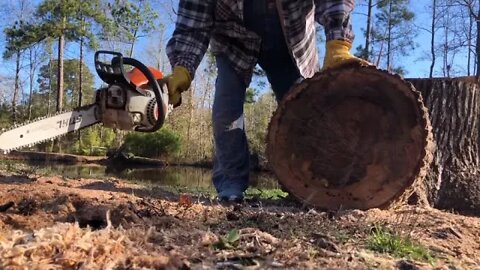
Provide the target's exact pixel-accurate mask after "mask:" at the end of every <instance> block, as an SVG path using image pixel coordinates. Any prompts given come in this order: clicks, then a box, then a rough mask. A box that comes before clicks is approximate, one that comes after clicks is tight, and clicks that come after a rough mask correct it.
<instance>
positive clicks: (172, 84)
mask: <svg viewBox="0 0 480 270" xmlns="http://www.w3.org/2000/svg"><path fill="white" fill-rule="evenodd" d="M191 78H192V77H191V76H190V73H189V72H188V70H187V69H186V68H185V67H182V66H176V67H175V68H174V69H173V72H172V74H171V75H170V76H168V82H167V86H168V103H170V104H172V105H173V107H174V108H175V107H178V106H180V104H181V103H182V92H184V91H187V90H188V88H189V87H190V84H191V83H192V79H191Z"/></svg>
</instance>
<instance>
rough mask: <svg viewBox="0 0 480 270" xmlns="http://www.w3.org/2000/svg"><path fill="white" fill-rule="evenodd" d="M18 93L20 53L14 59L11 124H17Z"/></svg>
mask: <svg viewBox="0 0 480 270" xmlns="http://www.w3.org/2000/svg"><path fill="white" fill-rule="evenodd" d="M19 91H20V51H17V52H16V59H15V89H13V99H12V122H13V123H14V124H15V123H16V122H17V98H18V92H19Z"/></svg>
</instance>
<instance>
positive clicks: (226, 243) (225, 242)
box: [213, 229, 240, 249]
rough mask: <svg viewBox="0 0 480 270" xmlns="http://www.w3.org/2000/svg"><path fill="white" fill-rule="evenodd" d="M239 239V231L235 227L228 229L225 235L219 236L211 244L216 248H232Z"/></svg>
mask: <svg viewBox="0 0 480 270" xmlns="http://www.w3.org/2000/svg"><path fill="white" fill-rule="evenodd" d="M239 240H240V232H239V231H238V230H237V229H232V230H230V231H229V232H228V233H227V235H225V236H221V237H220V239H219V240H218V242H216V243H215V244H213V247H214V248H217V249H232V248H235V246H236V245H237V244H238V241H239Z"/></svg>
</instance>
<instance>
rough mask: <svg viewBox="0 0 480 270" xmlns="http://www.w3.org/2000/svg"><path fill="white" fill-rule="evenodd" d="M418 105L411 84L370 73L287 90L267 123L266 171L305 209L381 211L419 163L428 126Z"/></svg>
mask: <svg viewBox="0 0 480 270" xmlns="http://www.w3.org/2000/svg"><path fill="white" fill-rule="evenodd" d="M419 102H420V103H421V100H420V99H419V97H418V96H417V95H415V94H414V92H413V90H412V86H411V85H410V84H409V83H407V82H405V81H403V80H402V79H401V78H400V77H398V76H393V75H391V74H389V73H387V72H383V71H380V70H377V69H374V68H360V67H349V68H344V69H339V70H333V71H330V72H326V73H319V74H317V75H316V76H314V77H313V78H312V79H308V80H306V81H304V82H303V83H302V84H300V85H298V86H296V87H295V88H294V89H292V90H291V91H290V92H289V94H288V96H287V97H286V98H285V99H284V100H283V101H282V103H281V104H280V106H279V108H278V109H277V111H276V113H275V115H274V117H273V118H272V122H271V124H270V127H269V135H268V151H267V154H268V158H269V161H270V164H271V167H272V169H273V170H274V172H275V174H276V175H277V177H278V178H279V181H280V183H281V184H282V185H283V186H284V187H285V188H286V189H287V190H288V191H289V192H290V193H292V194H293V195H294V196H295V197H297V198H299V199H301V200H302V201H304V202H305V203H307V204H309V205H313V206H317V207H321V208H325V209H339V208H358V209H368V208H372V207H381V206H385V205H386V204H388V203H389V202H391V201H393V200H395V199H396V198H398V197H399V196H400V195H402V194H403V193H404V191H405V190H406V189H407V188H409V187H410V186H411V185H412V184H413V182H414V181H415V180H416V178H417V174H418V173H419V170H420V167H422V166H423V165H424V164H423V157H424V156H425V147H426V143H425V141H426V138H427V130H428V129H427V128H426V127H425V125H427V124H428V123H426V122H425V121H424V119H425V115H424V113H425V112H424V111H423V110H421V108H420V107H419ZM420 105H421V106H423V105H422V104H420Z"/></svg>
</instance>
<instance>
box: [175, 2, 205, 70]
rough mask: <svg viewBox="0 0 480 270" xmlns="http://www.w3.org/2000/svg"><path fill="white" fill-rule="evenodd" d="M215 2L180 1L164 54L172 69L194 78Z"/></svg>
mask: <svg viewBox="0 0 480 270" xmlns="http://www.w3.org/2000/svg"><path fill="white" fill-rule="evenodd" d="M213 9H214V0H180V1H179V5H178V12H177V14H178V15H177V22H176V24H175V30H174V31H173V35H172V37H171V39H170V40H169V41H168V43H167V49H166V53H167V56H168V59H169V61H170V64H171V65H172V68H173V67H175V66H184V67H185V68H186V69H187V70H188V71H189V72H190V76H191V77H192V78H193V77H194V75H195V71H196V70H197V68H198V65H199V64H200V62H201V61H202V58H203V56H204V55H205V52H206V51H207V48H208V44H209V42H210V32H211V30H212V28H213V17H214V14H213V12H214V10H213Z"/></svg>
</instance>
